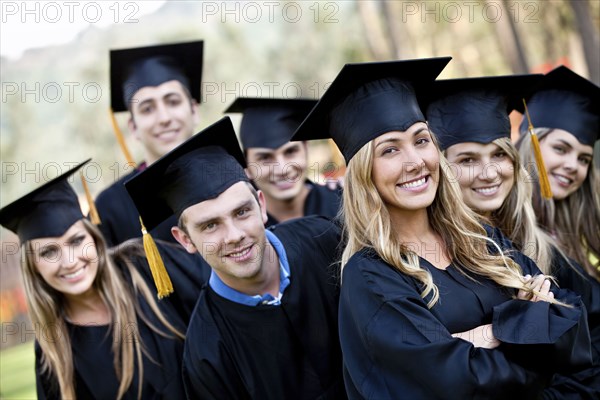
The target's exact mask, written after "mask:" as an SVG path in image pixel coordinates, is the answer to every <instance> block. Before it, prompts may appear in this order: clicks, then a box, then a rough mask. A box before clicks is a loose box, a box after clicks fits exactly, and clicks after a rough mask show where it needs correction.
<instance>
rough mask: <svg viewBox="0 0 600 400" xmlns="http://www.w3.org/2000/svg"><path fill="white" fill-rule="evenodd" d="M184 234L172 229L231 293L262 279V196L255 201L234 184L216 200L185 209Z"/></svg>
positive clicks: (242, 184)
mask: <svg viewBox="0 0 600 400" xmlns="http://www.w3.org/2000/svg"><path fill="white" fill-rule="evenodd" d="M182 218H183V220H184V221H185V227H186V230H187V233H185V232H184V231H182V230H181V229H179V228H178V227H174V228H172V232H173V235H174V236H175V238H176V239H177V240H178V241H179V242H180V243H181V244H182V245H183V246H184V247H185V248H186V250H187V251H188V252H190V253H194V252H196V251H198V252H199V253H200V255H202V257H203V258H204V259H205V260H206V262H208V264H209V265H210V266H211V268H212V269H213V271H214V272H215V273H216V274H217V275H218V276H219V278H221V280H222V281H223V282H224V283H225V284H226V285H228V286H229V287H232V288H234V289H237V290H240V288H245V287H248V286H251V284H252V283H253V282H256V281H260V280H261V279H262V278H263V273H264V271H263V264H264V262H263V256H264V251H265V245H266V240H267V239H266V235H265V227H264V224H265V222H266V221H267V214H266V211H265V202H264V197H263V195H262V193H260V192H259V193H258V201H257V199H256V198H255V197H254V195H253V194H252V192H251V191H250V188H249V187H248V183H246V182H238V183H236V184H234V185H232V186H231V187H230V188H229V189H227V190H225V191H224V192H223V193H221V194H220V195H219V196H218V197H216V198H214V199H212V200H206V201H203V202H201V203H198V204H195V205H193V206H191V207H188V208H186V209H185V211H184V212H183V214H182Z"/></svg>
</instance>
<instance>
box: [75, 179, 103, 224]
mask: <svg viewBox="0 0 600 400" xmlns="http://www.w3.org/2000/svg"><path fill="white" fill-rule="evenodd" d="M79 175H80V176H81V184H82V185H83V190H84V191H85V197H86V198H87V202H88V206H89V208H90V221H92V224H94V225H100V223H101V221H100V214H98V209H96V203H95V202H94V199H93V198H92V195H91V193H90V189H89V188H88V185H87V181H86V180H85V177H84V176H83V171H80V173H79Z"/></svg>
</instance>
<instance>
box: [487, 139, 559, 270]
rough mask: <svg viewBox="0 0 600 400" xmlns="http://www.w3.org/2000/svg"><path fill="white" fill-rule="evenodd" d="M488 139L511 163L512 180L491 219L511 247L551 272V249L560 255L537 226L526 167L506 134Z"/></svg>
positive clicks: (541, 268)
mask: <svg viewBox="0 0 600 400" xmlns="http://www.w3.org/2000/svg"><path fill="white" fill-rule="evenodd" d="M492 143H494V144H495V145H497V146H498V147H500V148H501V149H502V150H503V151H504V152H505V153H506V154H507V155H508V157H509V158H510V160H511V161H512V163H513V167H514V175H513V178H514V184H513V187H512V188H511V189H510V192H509V194H508V196H507V198H506V199H505V200H504V202H503V203H502V206H500V208H499V209H497V210H495V211H493V212H492V215H491V218H490V219H491V222H492V223H493V224H494V225H495V226H496V227H498V228H500V230H501V231H502V233H504V234H505V235H506V236H508V238H509V239H510V240H511V241H512V243H513V244H514V246H515V248H517V249H518V250H519V251H521V252H522V253H523V254H525V255H526V256H527V257H529V258H531V259H532V260H533V261H535V263H536V264H537V266H538V267H539V269H540V270H541V271H542V272H543V273H544V274H545V275H550V274H551V273H552V256H553V249H556V251H557V252H558V253H557V254H558V255H559V256H560V255H562V252H561V251H560V249H558V248H557V247H556V246H555V245H554V243H553V240H552V238H551V237H550V235H548V234H547V233H546V232H544V230H543V229H541V228H540V227H539V226H538V224H537V220H536V216H535V211H534V210H533V206H532V204H531V196H532V193H533V185H532V182H531V178H530V177H529V175H528V174H527V171H526V170H525V168H523V166H522V165H521V161H520V159H519V151H518V150H517V148H516V147H515V145H514V144H513V143H512V142H511V141H510V139H509V138H500V139H496V140H494V141H493V142H492Z"/></svg>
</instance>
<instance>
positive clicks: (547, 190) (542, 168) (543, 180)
mask: <svg viewBox="0 0 600 400" xmlns="http://www.w3.org/2000/svg"><path fill="white" fill-rule="evenodd" d="M523 105H524V106H525V115H526V116H527V124H528V127H527V130H528V131H529V134H530V135H531V143H532V145H533V154H534V156H535V163H536V165H537V169H538V176H539V180H540V191H541V192H542V193H541V194H542V197H543V198H544V199H546V200H549V199H551V198H552V188H551V187H550V181H549V180H548V173H547V172H546V165H545V164H544V158H543V157H542V151H541V150H540V142H539V140H538V137H537V135H536V134H535V132H534V131H533V124H532V123H531V117H530V116H529V110H528V109H527V103H525V99H523Z"/></svg>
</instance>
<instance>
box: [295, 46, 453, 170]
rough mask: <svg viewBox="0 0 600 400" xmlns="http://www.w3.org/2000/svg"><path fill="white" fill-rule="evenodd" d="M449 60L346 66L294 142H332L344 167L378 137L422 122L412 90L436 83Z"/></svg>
mask: <svg viewBox="0 0 600 400" xmlns="http://www.w3.org/2000/svg"><path fill="white" fill-rule="evenodd" d="M450 59H451V57H439V58H423V59H415V60H404V61H385V62H372V63H359V64H346V65H344V67H343V68H342V70H341V71H340V73H339V74H338V75H337V77H336V78H335V80H334V81H333V82H332V83H331V86H329V88H328V89H327V91H326V92H325V94H324V95H323V97H322V98H321V99H320V100H319V102H318V103H317V105H316V106H315V107H314V108H313V110H312V111H311V112H310V114H309V115H308V116H307V117H306V119H305V120H304V122H302V124H301V125H300V127H299V128H298V129H297V130H296V132H295V134H294V136H293V138H292V140H312V139H325V138H332V139H333V140H334V141H335V143H336V144H337V146H338V147H339V148H340V150H341V152H342V154H343V155H344V159H345V160H346V163H348V162H349V161H350V159H351V158H352V157H353V156H354V155H355V154H356V152H357V151H358V150H360V148H361V147H362V146H364V145H365V144H366V143H368V142H369V141H371V140H372V139H374V138H376V137H377V136H379V135H381V134H383V133H385V132H390V131H404V130H406V129H408V128H409V127H410V126H411V125H413V124H414V123H416V122H419V121H422V122H425V117H424V116H423V113H422V112H421V109H420V108H419V104H418V101H417V97H416V94H415V91H416V90H418V89H419V88H420V87H421V86H423V85H428V84H430V83H431V82H432V81H433V80H435V78H436V77H437V76H438V75H439V74H440V72H442V70H443V69H444V67H445V66H446V64H448V62H449V61H450Z"/></svg>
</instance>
